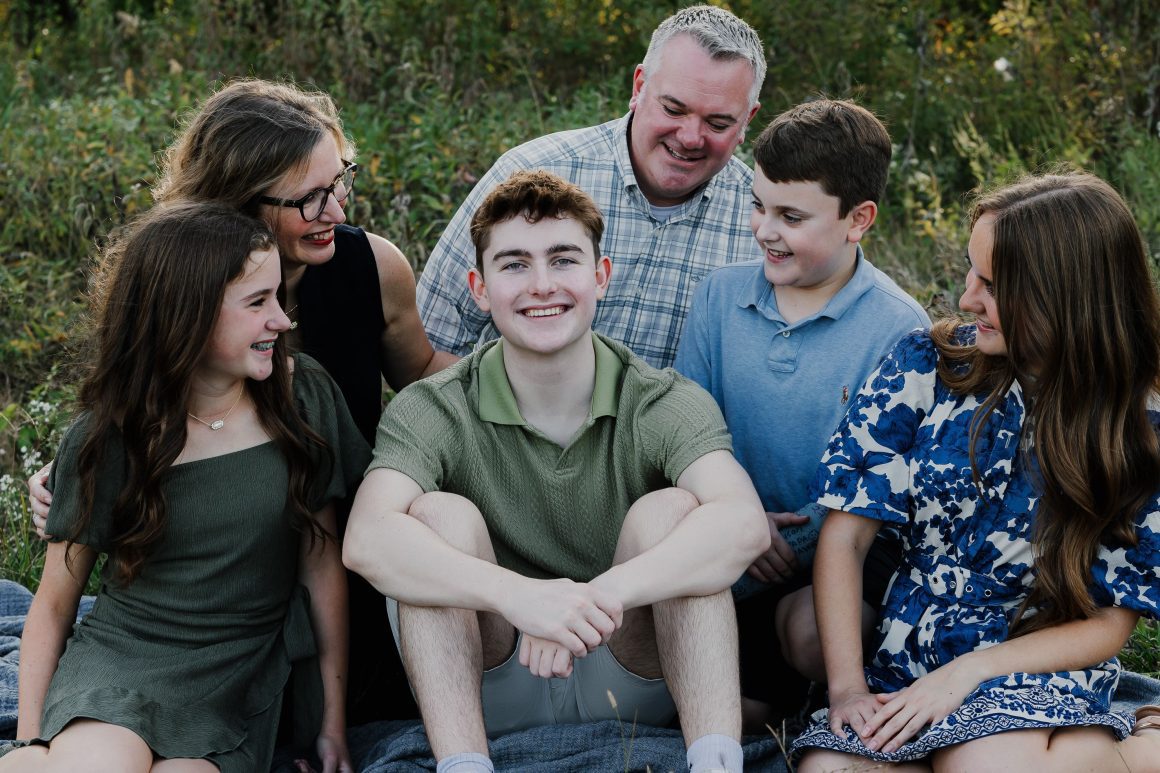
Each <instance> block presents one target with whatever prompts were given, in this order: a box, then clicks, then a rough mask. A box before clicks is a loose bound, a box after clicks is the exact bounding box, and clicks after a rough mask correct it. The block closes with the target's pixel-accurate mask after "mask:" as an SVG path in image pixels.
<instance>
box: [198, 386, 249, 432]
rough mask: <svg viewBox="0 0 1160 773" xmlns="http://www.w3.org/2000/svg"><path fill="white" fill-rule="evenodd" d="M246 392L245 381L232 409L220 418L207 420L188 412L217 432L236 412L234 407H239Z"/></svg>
mask: <svg viewBox="0 0 1160 773" xmlns="http://www.w3.org/2000/svg"><path fill="white" fill-rule="evenodd" d="M245 393H246V385H245V384H244V383H243V384H242V388H241V389H239V390H238V396H237V398H236V399H235V400H234V404H233V405H231V406H230V409H229V410H228V411H226V414H225V416H222V417H221V418H220V419H214V420H213V421H206V420H205V419H203V418H201V417H200V416H194V415H193V414H192V413H189V411H186V413H187V414H188V415H189V418H191V419H193V420H194V421H196V422H198V423H200V424H204V425H205V426H207V427H209V428H210V429H212V430H213V431H214V432H217V431H218V430H219V429H221V428H222V427H224V426H225V425H226V419H228V418H229V417H230V414H231V413H233V412H234V408H237V407H238V403H240V402H241V401H242V395H244V394H245Z"/></svg>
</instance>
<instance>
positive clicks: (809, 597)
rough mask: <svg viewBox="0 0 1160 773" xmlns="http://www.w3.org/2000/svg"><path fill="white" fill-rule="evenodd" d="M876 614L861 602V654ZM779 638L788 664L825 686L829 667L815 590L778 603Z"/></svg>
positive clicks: (802, 591)
mask: <svg viewBox="0 0 1160 773" xmlns="http://www.w3.org/2000/svg"><path fill="white" fill-rule="evenodd" d="M876 617H877V612H876V611H875V610H874V609H873V608H872V607H871V606H870V605H869V604H867V603H866V602H865V601H863V602H862V651H863V652H866V651H867V648H868V647H869V645H870V641H871V635H872V634H873V632H874V623H875V620H876ZM774 624H775V626H776V628H777V639H778V641H779V642H781V652H782V656H783V657H784V658H785V662H786V663H789V665H790V666H791V667H792V668H793V669H794V670H796V671H797V672H798V673H799V674H801V675H802V676H804V677H805V678H807V679H809V680H810V681H811V682H817V683H819V684H825V683H826V664H825V661H823V660H822V643H821V640H820V639H819V638H818V621H817V618H816V617H815V616H814V588H813V586H812V585H807V586H806V587H804V588H800V589H798V590H796V591H794V592H793V593H790V594H789V595H787V596H786V597H785V598H783V599H782V600H781V601H779V602H778V603H777V610H776V611H775V612H774Z"/></svg>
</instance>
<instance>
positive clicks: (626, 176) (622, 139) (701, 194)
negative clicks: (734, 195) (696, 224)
mask: <svg viewBox="0 0 1160 773" xmlns="http://www.w3.org/2000/svg"><path fill="white" fill-rule="evenodd" d="M632 115H633V111H631V110H629V111H628V112H627V113H626V114H625V115H624V117H623V118H621V119H620V122H619V123H618V124H617V125H616V142H614V143H613V147H614V153H613V157H614V159H615V163H616V168H617V170H618V171H619V172H620V179H621V180H622V181H623V183H624V189H625V190H626V191H627V190H635V191H636V195H637V196H640V201H641V203H642V205H643V206H644V207H645V208H646V209H647V208H648V199H646V198H645V195H644V192H643V191H642V190H641V189H640V185H639V184H638V183H637V181H636V172H635V171H633V168H632V155H631V154H630V153H629V128H630V127H631V125H632ZM725 169H728V164H726V167H725ZM725 169H722V170H721V171H720V172H718V173H717V174H715V175H713V176H712V177H710V178H709V180H708V182H706V183H705V184H704V185H702V186H701V187H700V188H699V189H698V190H697V192H696V193H694V194H693V195H692V196H690V197H689V198H688V199H686V200H685V201H683V202H681V212H682V213H685V212H687V211H688V210H687V209H686V208H687V207H689V206H690V205H695V206H699V205H700V203H701V201H708V200H710V199H712V198H713V191H714V190H716V188H717V186H718V185H720V182H719V180H718V178H719V177H721V175H722V174H724V173H725ZM674 217H680V214H678V215H675V216H674Z"/></svg>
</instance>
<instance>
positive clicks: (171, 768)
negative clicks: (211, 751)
mask: <svg viewBox="0 0 1160 773" xmlns="http://www.w3.org/2000/svg"><path fill="white" fill-rule="evenodd" d="M217 771H218V766H217V765H215V764H213V763H212V762H210V761H209V760H190V759H172V760H157V761H156V762H154V763H153V768H152V769H151V770H150V771H149V773H217Z"/></svg>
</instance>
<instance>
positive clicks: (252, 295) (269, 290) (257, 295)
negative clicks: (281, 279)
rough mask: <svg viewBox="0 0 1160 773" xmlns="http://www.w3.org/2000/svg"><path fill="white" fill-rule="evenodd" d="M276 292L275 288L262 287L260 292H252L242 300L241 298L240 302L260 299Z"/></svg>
mask: <svg viewBox="0 0 1160 773" xmlns="http://www.w3.org/2000/svg"><path fill="white" fill-rule="evenodd" d="M276 290H277V288H269V287H263V288H262V289H261V290H255V291H254V292H252V293H250V294H249V295H247V296H245V297H244V298H242V300H243V301H252V300H254V299H255V298H260V297H261V296H263V295H270V294H271V293H273V292H275V291H276Z"/></svg>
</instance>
